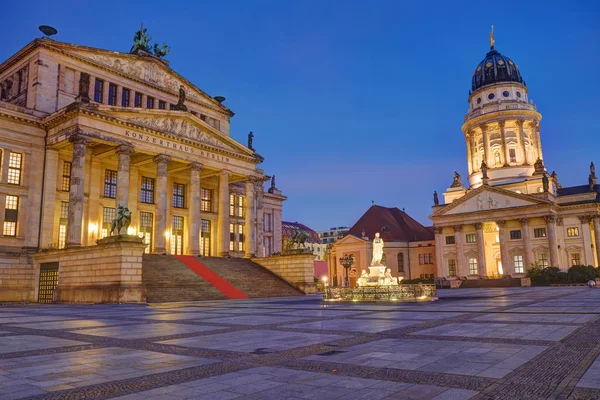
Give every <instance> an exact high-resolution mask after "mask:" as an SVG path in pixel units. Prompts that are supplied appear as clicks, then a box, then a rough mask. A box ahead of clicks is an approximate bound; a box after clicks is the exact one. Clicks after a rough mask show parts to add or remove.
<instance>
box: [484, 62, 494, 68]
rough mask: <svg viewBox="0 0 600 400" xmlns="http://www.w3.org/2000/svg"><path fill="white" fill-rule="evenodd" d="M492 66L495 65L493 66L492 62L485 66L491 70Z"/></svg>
mask: <svg viewBox="0 0 600 400" xmlns="http://www.w3.org/2000/svg"><path fill="white" fill-rule="evenodd" d="M492 65H494V64H492V63H491V62H488V63H486V64H485V66H486V67H488V68H491V67H492Z"/></svg>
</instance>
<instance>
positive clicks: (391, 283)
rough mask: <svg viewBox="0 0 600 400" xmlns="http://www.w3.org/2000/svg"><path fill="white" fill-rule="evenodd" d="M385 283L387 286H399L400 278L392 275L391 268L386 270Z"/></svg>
mask: <svg viewBox="0 0 600 400" xmlns="http://www.w3.org/2000/svg"><path fill="white" fill-rule="evenodd" d="M383 284H384V285H385V286H398V279H397V278H394V277H393V276H392V270H391V269H389V268H388V269H387V270H386V271H385V276H384V281H383Z"/></svg>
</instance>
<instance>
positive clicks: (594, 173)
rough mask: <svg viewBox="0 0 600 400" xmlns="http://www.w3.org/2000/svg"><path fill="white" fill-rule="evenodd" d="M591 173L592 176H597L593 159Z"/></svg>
mask: <svg viewBox="0 0 600 400" xmlns="http://www.w3.org/2000/svg"><path fill="white" fill-rule="evenodd" d="M590 175H591V176H592V178H595V177H596V166H595V165H594V162H593V161H592V162H591V163H590Z"/></svg>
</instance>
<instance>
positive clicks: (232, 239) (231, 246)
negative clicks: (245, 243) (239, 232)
mask: <svg viewBox="0 0 600 400" xmlns="http://www.w3.org/2000/svg"><path fill="white" fill-rule="evenodd" d="M234 249H235V226H234V224H229V251H233V250H234Z"/></svg>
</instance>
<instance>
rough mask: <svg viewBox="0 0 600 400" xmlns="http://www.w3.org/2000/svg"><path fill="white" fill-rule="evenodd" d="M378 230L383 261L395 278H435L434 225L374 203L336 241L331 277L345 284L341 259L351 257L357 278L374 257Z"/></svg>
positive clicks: (353, 271) (352, 268) (334, 280)
mask: <svg viewBox="0 0 600 400" xmlns="http://www.w3.org/2000/svg"><path fill="white" fill-rule="evenodd" d="M376 233H379V234H380V237H381V238H382V239H383V241H384V247H383V259H382V263H383V264H384V265H386V266H387V267H388V268H389V269H390V270H391V274H392V276H394V277H401V278H403V279H418V278H422V279H433V278H434V277H435V272H436V258H435V257H436V256H435V253H436V252H435V248H434V237H433V231H432V229H431V227H425V226H423V225H421V224H420V223H419V222H417V221H416V220H414V219H413V218H411V217H410V216H409V215H408V214H407V213H406V212H404V211H402V210H400V209H398V208H388V207H382V206H377V205H373V206H371V207H370V208H369V209H368V210H367V212H365V214H363V216H362V217H361V218H360V219H359V220H358V221H357V222H356V223H355V224H354V225H353V226H352V228H350V229H349V230H348V233H347V235H346V236H344V237H343V238H341V239H339V240H337V241H335V242H334V243H333V245H332V247H331V251H330V253H329V257H328V258H329V260H328V264H329V279H330V280H331V282H337V283H338V284H342V283H343V282H344V280H345V270H344V267H343V266H342V265H341V263H340V260H339V259H340V258H341V257H343V256H350V257H352V258H353V260H354V263H353V265H352V267H351V275H350V277H358V276H360V275H361V273H362V271H363V270H366V271H367V272H368V271H369V269H368V267H369V265H370V263H371V259H372V257H373V238H375V234H376Z"/></svg>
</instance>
